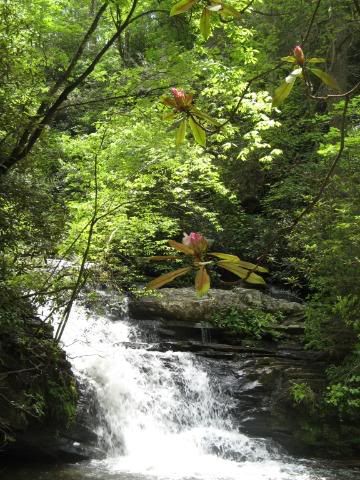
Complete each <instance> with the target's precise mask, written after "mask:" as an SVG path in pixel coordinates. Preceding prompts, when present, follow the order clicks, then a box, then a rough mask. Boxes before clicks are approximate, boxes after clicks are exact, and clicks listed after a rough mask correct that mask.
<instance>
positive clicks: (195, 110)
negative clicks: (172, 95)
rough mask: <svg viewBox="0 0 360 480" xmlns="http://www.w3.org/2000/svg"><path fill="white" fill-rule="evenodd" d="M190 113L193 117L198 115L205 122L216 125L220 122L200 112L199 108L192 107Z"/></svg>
mask: <svg viewBox="0 0 360 480" xmlns="http://www.w3.org/2000/svg"><path fill="white" fill-rule="evenodd" d="M191 113H193V114H194V116H195V117H199V118H201V119H202V120H205V121H206V122H208V123H211V124H212V125H216V126H219V125H220V123H219V122H218V121H216V120H215V119H214V118H212V117H210V115H208V114H207V113H205V112H202V111H201V110H199V109H197V108H195V107H192V109H191Z"/></svg>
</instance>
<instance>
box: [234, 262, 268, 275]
mask: <svg viewBox="0 0 360 480" xmlns="http://www.w3.org/2000/svg"><path fill="white" fill-rule="evenodd" d="M239 265H240V266H241V267H244V268H246V269H247V270H254V271H255V272H262V273H268V272H269V270H268V269H267V268H265V267H260V266H259V265H255V264H254V263H250V262H245V261H244V260H240V261H239Z"/></svg>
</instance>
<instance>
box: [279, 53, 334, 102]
mask: <svg viewBox="0 0 360 480" xmlns="http://www.w3.org/2000/svg"><path fill="white" fill-rule="evenodd" d="M281 60H282V61H283V62H287V63H292V64H293V65H295V66H296V68H295V69H294V70H293V71H292V72H291V73H290V74H289V75H288V76H287V77H286V78H285V81H284V82H283V83H282V84H281V85H280V87H278V88H277V89H276V90H275V93H274V96H273V102H272V105H273V107H278V106H279V105H280V104H281V103H283V101H284V100H286V98H287V97H288V96H289V95H290V93H291V90H292V89H293V86H294V84H295V81H296V79H297V78H301V79H302V80H303V81H304V82H305V84H306V87H307V88H308V89H309V90H310V91H311V90H312V84H311V82H310V74H313V75H315V76H316V77H318V78H320V80H321V81H322V83H324V85H326V86H327V87H329V88H331V89H333V90H339V86H338V84H337V81H336V80H335V79H334V78H333V77H332V76H331V75H329V74H328V73H327V72H324V71H323V70H320V69H319V68H314V67H313V66H312V65H314V64H316V63H325V62H326V60H325V59H324V58H318V57H313V58H309V59H307V58H306V57H305V54H304V51H303V49H302V48H301V46H300V45H297V46H296V47H295V48H294V49H293V54H292V55H290V56H288V57H283V58H282V59H281Z"/></svg>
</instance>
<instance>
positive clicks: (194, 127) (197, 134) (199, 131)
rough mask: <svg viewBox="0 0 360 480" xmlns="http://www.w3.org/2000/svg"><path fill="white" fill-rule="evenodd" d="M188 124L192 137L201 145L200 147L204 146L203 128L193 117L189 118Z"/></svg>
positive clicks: (204, 134)
mask: <svg viewBox="0 0 360 480" xmlns="http://www.w3.org/2000/svg"><path fill="white" fill-rule="evenodd" d="M189 125H190V128H191V132H192V134H193V137H194V139H195V141H196V143H198V144H199V145H201V146H202V147H205V146H206V133H205V130H204V129H203V128H202V127H201V126H200V125H198V124H197V123H196V122H195V121H194V119H193V118H191V117H190V118H189Z"/></svg>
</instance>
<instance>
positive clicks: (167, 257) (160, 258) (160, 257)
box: [147, 255, 184, 262]
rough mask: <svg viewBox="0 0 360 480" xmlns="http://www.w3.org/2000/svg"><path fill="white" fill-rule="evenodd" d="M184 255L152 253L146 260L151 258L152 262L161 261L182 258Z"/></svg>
mask: <svg viewBox="0 0 360 480" xmlns="http://www.w3.org/2000/svg"><path fill="white" fill-rule="evenodd" d="M183 258H184V257H177V256H175V255H153V256H152V257H148V258H147V260H151V261H153V262H162V261H165V262H166V261H171V260H182V259H183Z"/></svg>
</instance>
